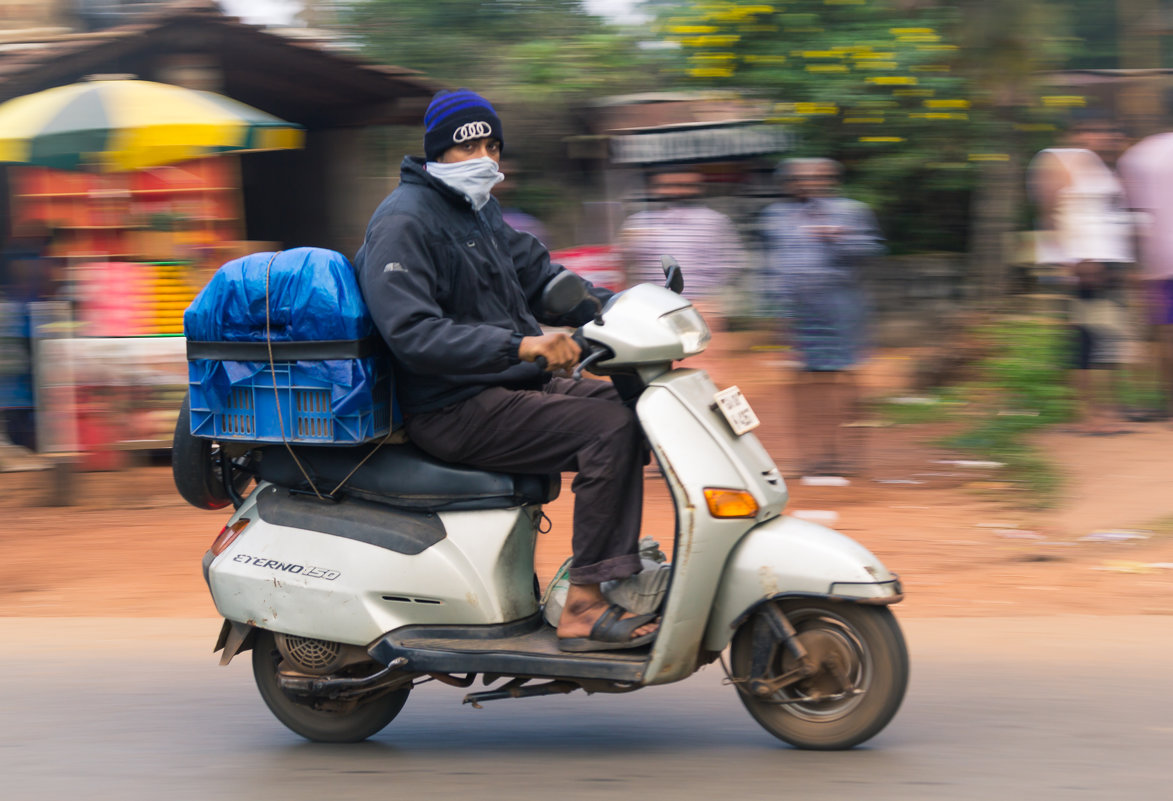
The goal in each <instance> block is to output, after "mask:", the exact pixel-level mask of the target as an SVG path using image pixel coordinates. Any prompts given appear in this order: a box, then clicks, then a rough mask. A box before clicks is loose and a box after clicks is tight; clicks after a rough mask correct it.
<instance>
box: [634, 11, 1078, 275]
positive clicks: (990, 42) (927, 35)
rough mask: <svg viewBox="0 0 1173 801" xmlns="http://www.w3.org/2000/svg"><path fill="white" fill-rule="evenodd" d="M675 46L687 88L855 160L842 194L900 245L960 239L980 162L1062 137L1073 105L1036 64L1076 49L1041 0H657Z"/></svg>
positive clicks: (1014, 156) (1017, 156)
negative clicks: (1056, 95) (732, 95)
mask: <svg viewBox="0 0 1173 801" xmlns="http://www.w3.org/2000/svg"><path fill="white" fill-rule="evenodd" d="M655 8H656V9H657V11H658V16H657V21H658V25H657V33H658V35H659V36H661V37H662V38H664V39H665V40H667V41H669V42H672V43H675V44H676V45H678V47H679V51H678V52H679V59H678V62H677V63H676V65H674V68H673V70H672V72H671V74H670V75H669V76H668V77H670V78H672V79H674V80H675V81H676V82H677V84H678V85H681V86H693V87H696V86H706V87H721V88H737V89H741V90H748V91H750V92H753V93H756V94H757V95H758V96H760V97H761V98H763V99H765V100H767V101H770V102H771V103H772V106H773V119H774V120H775V121H777V122H779V123H780V124H785V125H787V126H789V127H791V128H792V129H794V130H795V132H796V133H797V134H798V136H799V138H800V144H799V146H798V148H797V151H796V153H795V155H821V156H830V157H832V158H835V159H838V160H839V161H841V162H843V163H844V164H845V165H846V166H847V168H848V177H849V185H848V187H847V193H848V194H850V195H851V196H852V197H856V198H858V199H860V200H863V201H864V202H866V203H868V204H869V205H870V206H872V207H873V209H874V210H875V211H876V213H877V216H878V217H879V219H880V222H881V227H882V228H883V230H884V231H885V232H886V233H887V234H888V238H889V241H890V242H891V243H892V250H894V251H896V252H907V251H929V250H950V251H954V252H958V251H965V250H967V247H968V237H967V234H968V228H969V224H970V218H971V215H972V211H971V208H970V205H971V201H970V196H971V193H972V191H973V189H974V188H975V186H976V185H977V183H978V182H979V181H981V180H982V177H983V176H982V169H981V168H982V167H983V165H984V164H985V163H987V162H990V161H994V162H1011V163H1014V164H1020V163H1024V162H1025V160H1026V157H1027V156H1029V154H1031V153H1033V152H1034V151H1036V150H1038V149H1039V148H1040V147H1043V146H1046V145H1047V144H1049V143H1050V140H1051V139H1052V138H1053V136H1054V131H1055V126H1054V122H1055V119H1056V118H1057V117H1058V116H1059V115H1060V113H1061V112H1062V111H1063V105H1064V103H1067V102H1070V103H1075V102H1077V101H1074V100H1064V99H1060V100H1055V99H1050V100H1044V99H1043V96H1042V95H1041V93H1040V92H1039V91H1038V88H1037V86H1036V78H1037V76H1038V74H1039V73H1040V71H1041V70H1044V69H1049V68H1053V67H1055V66H1058V64H1059V63H1060V60H1061V59H1062V58H1063V55H1064V53H1065V52H1067V49H1068V48H1069V38H1070V37H1067V36H1066V35H1065V30H1066V29H1065V28H1064V26H1063V16H1062V14H1061V13H1059V12H1058V10H1057V7H1056V6H1055V5H1054V4H1053V3H1051V2H1045V0H965V1H964V2H958V3H953V4H935V3H920V2H895V1H894V0H893V1H892V2H888V1H886V0H784V2H778V3H774V4H765V3H754V2H712V1H711V0H701V1H698V0H692V1H691V2H682V3H674V4H665V3H657V4H655Z"/></svg>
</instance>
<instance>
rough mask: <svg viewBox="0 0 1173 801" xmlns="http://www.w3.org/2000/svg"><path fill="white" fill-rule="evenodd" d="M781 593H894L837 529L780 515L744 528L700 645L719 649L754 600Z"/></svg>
mask: <svg viewBox="0 0 1173 801" xmlns="http://www.w3.org/2000/svg"><path fill="white" fill-rule="evenodd" d="M781 593H796V594H812V595H834V596H836V597H840V598H858V599H860V600H871V601H876V600H880V599H884V598H891V597H898V595H899V588H898V584H897V582H896V576H895V575H893V574H892V573H890V572H889V571H888V568H886V567H884V565H883V564H882V563H881V562H880V560H879V559H877V558H876V557H875V556H874V555H873V554H872V553H871V552H870V551H869V550H868V549H867V548H864V547H863V546H862V545H860V544H859V543H857V542H856V541H855V540H853V539H851V538H850V537H847V536H844V535H843V534H840V533H839V532H837V531H833V530H832V529H829V528H826V527H825V526H820V525H818V524H817V523H811V522H808V521H805V520H799V519H797V518H794V517H789V516H784V517H780V518H776V519H774V520H769V521H766V522H765V523H762V524H761V525H759V526H757V527H755V528H754V529H753V530H752V531H750V532H749V533H748V534H747V535H746V536H745V537H744V538H743V539H742V540H741V542H739V543H738V544H737V547H736V548H734V549H733V552H732V553H731V554H730V555H729V561H728V562H727V564H726V565H725V567H724V571H723V575H722V577H721V584H720V587H719V588H718V590H717V595H716V598H715V599H714V601H713V609H712V615H711V617H710V618H709V625H708V628H707V629H706V631H705V637H704V647H705V649H706V650H709V651H720V650H721V649H722V648H724V647H725V646H727V645H728V644H729V641H730V639H731V638H732V637H733V624H734V623H735V622H736V621H737V620H738V618H740V617H741V616H742V614H743V613H744V612H745V611H746V610H747V609H749V608H750V607H752V606H754V605H755V604H757V603H758V602H760V601H762V600H764V599H766V598H770V597H773V596H776V595H778V594H781Z"/></svg>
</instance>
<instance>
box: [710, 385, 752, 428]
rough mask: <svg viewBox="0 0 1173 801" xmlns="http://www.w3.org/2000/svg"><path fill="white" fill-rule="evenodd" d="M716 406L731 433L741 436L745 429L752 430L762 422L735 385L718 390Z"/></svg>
mask: <svg viewBox="0 0 1173 801" xmlns="http://www.w3.org/2000/svg"><path fill="white" fill-rule="evenodd" d="M715 398H716V400H717V408H718V409H720V410H721V414H723V415H724V416H725V420H726V422H728V423H729V427H730V428H732V429H733V433H734V434H736V435H737V436H739V437H740V436H741V435H742V434H744V433H745V432H747V431H753V430H754V429H755V428H757V427H758V426H760V425H761V424H762V421H761V420H759V419H758V416H757V415H756V414H754V411H753V409H752V408H750V405H749V401H747V400H746V399H745V396H744V395H742V394H741V390H740V389H738V388H737V387H729V388H728V389H723V390H721V391H720V392H718V393H717V394H716V396H715Z"/></svg>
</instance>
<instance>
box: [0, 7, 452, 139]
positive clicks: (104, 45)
mask: <svg viewBox="0 0 1173 801" xmlns="http://www.w3.org/2000/svg"><path fill="white" fill-rule="evenodd" d="M183 57H192V58H195V59H199V60H202V62H203V63H205V64H209V65H211V66H213V67H214V68H215V69H216V70H217V72H218V86H217V87H216V91H219V92H220V93H221V94H224V95H227V96H228V97H231V98H234V99H236V100H239V101H241V102H244V103H248V104H249V105H251V106H255V107H257V108H259V109H262V110H263V111H267V112H269V113H270V114H274V115H276V116H278V117H280V118H282V119H285V120H289V121H292V122H296V123H300V124H301V125H304V126H305V127H306V128H307V129H310V130H314V129H323V128H344V127H361V126H367V125H418V124H420V123H421V121H422V119H423V112H424V109H425V108H426V107H427V104H428V101H429V100H430V99H431V97H432V95H433V94H434V93H435V92H436V91H437V90H438V89H440V88H443V87H441V86H440V85H439V84H437V83H434V82H433V81H431V80H429V79H428V78H426V77H425V76H423V75H422V74H421V73H419V72H416V71H414V70H408V69H403V68H400V67H392V66H385V65H380V64H374V63H372V62H369V61H366V60H364V59H361V58H358V57H356V56H352V55H349V54H347V53H342V52H338V51H337V49H336V48H333V47H331V46H330V45H329V44H328V43H324V42H321V41H313V40H302V39H295V38H292V37H289V36H283V35H280V34H276V33H271V32H269V31H266V30H265V29H264V28H261V27H259V26H256V25H250V24H247V23H244V22H241V21H240V20H239V19H237V18H235V17H228V16H225V15H224V14H223V13H222V12H221V11H220V10H219V8H218V7H217V6H216V5H215V4H214V3H212V2H208V0H194V2H188V3H179V4H174V5H170V6H168V7H167V8H165V9H163V10H160V11H156V12H152V13H148V14H145V15H143V16H141V17H137V18H135V19H134V20H133V21H131V22H129V23H128V24H124V25H121V26H118V27H114V28H108V29H106V30H101V31H95V32H92V33H70V34H63V35H56V36H47V37H42V38H41V40H40V41H26V40H23V39H21V37H20V36H19V35H16V36H14V35H12V34H10V35H8V36H6V37H5V38H4V39H3V40H0V101H4V100H8V99H10V98H13V97H18V96H20V95H25V94H30V93H33V92H38V91H41V90H43V89H49V88H51V87H54V86H61V85H63V84H69V83H73V82H75V81H79V80H82V79H83V78H85V77H86V76H87V75H91V74H121V75H134V76H136V77H139V78H145V79H150V80H165V79H164V78H160V77H157V76H159V75H160V73H161V71H162V70H164V69H166V67H167V65H169V64H174V63H175V61H176V59H182V58H183Z"/></svg>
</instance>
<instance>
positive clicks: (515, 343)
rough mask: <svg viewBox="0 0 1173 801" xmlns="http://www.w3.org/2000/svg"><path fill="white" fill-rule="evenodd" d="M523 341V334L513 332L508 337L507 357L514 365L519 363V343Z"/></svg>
mask: <svg viewBox="0 0 1173 801" xmlns="http://www.w3.org/2000/svg"><path fill="white" fill-rule="evenodd" d="M523 339H525V334H522V333H520V332H518V331H514V332H513V333H512V334H510V335H509V355H510V358H511V359H512V360H513V363H514V364H517V363H518V362H520V361H521V341H522V340H523Z"/></svg>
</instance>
